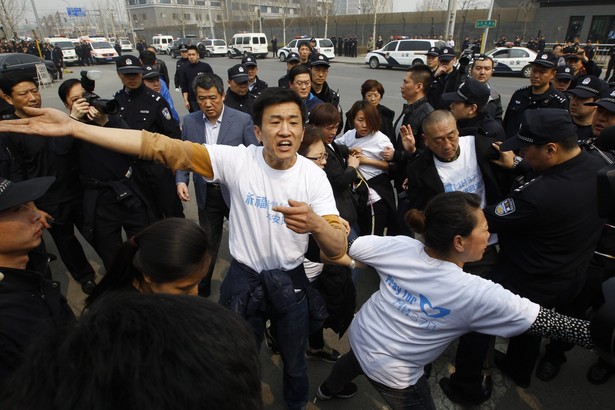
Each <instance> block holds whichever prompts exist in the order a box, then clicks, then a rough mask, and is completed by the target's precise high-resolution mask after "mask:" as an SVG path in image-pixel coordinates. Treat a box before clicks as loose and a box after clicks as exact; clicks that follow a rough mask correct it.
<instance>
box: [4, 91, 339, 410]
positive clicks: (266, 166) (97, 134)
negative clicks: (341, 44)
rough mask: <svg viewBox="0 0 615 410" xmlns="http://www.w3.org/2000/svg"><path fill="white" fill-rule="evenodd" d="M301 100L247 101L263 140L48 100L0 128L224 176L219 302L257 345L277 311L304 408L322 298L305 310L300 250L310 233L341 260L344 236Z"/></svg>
mask: <svg viewBox="0 0 615 410" xmlns="http://www.w3.org/2000/svg"><path fill="white" fill-rule="evenodd" d="M302 107H303V105H302V101H301V99H300V98H299V96H298V95H297V94H296V93H295V92H294V91H292V90H289V89H282V88H267V89H266V90H264V91H263V92H262V94H261V95H260V97H259V98H258V99H257V100H256V101H255V103H254V106H253V120H254V133H255V135H256V137H257V139H258V140H259V141H260V142H261V144H262V146H254V145H251V146H249V147H245V146H238V147H231V146H224V145H207V144H203V145H201V144H197V143H192V142H188V141H180V140H174V139H171V138H167V137H165V136H163V135H159V134H152V133H149V132H147V131H137V130H118V129H112V128H103V127H93V126H89V125H86V124H84V123H80V122H77V121H73V120H71V119H70V118H69V117H68V116H67V115H66V114H63V113H61V112H60V111H57V110H52V109H45V110H37V109H32V110H29V109H28V110H27V111H29V114H32V115H33V117H32V118H29V119H27V120H23V121H17V122H15V121H13V122H11V123H7V122H3V123H2V124H0V132H7V131H9V130H10V131H14V132H23V133H28V134H37V135H42V136H65V135H70V136H73V137H76V138H79V139H83V140H84V141H88V142H91V143H93V144H97V145H101V146H103V147H105V148H108V149H112V150H115V151H118V152H122V153H125V154H130V155H135V156H136V155H138V156H139V157H140V158H142V159H150V160H156V161H158V162H162V163H163V164H165V165H166V166H167V167H169V168H172V169H174V170H179V169H181V170H187V171H192V172H195V173H198V174H200V175H202V176H203V177H204V178H206V179H207V180H208V181H209V182H214V181H219V182H220V183H223V184H224V185H226V186H227V187H228V190H229V193H230V196H231V203H232V204H233V206H232V207H231V209H230V217H229V226H230V227H229V249H230V252H231V255H232V256H233V262H232V264H231V267H230V268H229V272H228V274H227V276H226V278H225V280H224V283H223V284H222V288H221V291H220V294H221V296H220V301H221V303H223V304H224V305H226V306H229V307H230V308H232V309H233V310H235V311H236V312H238V313H239V314H241V315H242V316H243V317H244V318H246V320H247V321H248V322H249V323H250V324H251V325H252V326H253V328H254V334H255V336H256V337H255V339H256V341H257V343H258V346H260V341H262V337H263V330H264V324H265V320H266V319H267V317H268V316H271V317H273V318H274V320H275V321H276V324H277V334H276V335H275V336H276V339H277V341H278V344H279V348H280V355H281V356H282V361H283V363H284V383H283V394H284V399H285V401H286V404H287V406H288V408H289V409H303V408H305V405H306V404H307V401H308V379H307V363H306V359H305V350H306V347H307V338H308V332H309V328H308V325H309V320H310V319H311V318H313V317H314V315H313V312H314V308H317V303H318V300H314V301H313V300H312V299H310V305H309V308H310V313H309V314H308V301H307V299H308V297H309V296H310V295H309V294H310V292H309V289H308V288H309V285H308V284H307V277H306V276H305V272H304V270H303V259H304V256H303V255H304V254H305V252H306V250H307V244H308V235H312V237H313V238H314V239H315V240H316V242H317V243H318V245H319V247H320V250H321V252H323V253H324V254H325V255H326V256H327V257H329V258H330V259H339V258H341V257H343V256H344V255H345V252H346V235H345V231H344V228H343V226H342V224H341V221H340V219H339V216H338V212H337V209H336V208H335V200H334V199H333V192H332V189H331V185H330V184H329V182H328V180H327V177H326V175H325V173H324V172H323V171H322V170H321V169H319V168H318V167H315V166H314V164H312V163H311V161H310V160H308V159H306V158H304V157H301V156H299V155H297V150H298V149H299V146H300V144H301V140H302V139H303V124H304V123H305V119H306V114H305V109H304V108H302ZM316 313H320V312H316ZM319 319H321V320H322V319H324V318H322V317H320V318H319ZM319 325H320V323H315V326H319Z"/></svg>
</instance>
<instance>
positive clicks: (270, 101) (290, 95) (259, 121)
mask: <svg viewBox="0 0 615 410" xmlns="http://www.w3.org/2000/svg"><path fill="white" fill-rule="evenodd" d="M303 67H304V68H305V69H306V70H307V67H305V66H303ZM308 71H309V70H308ZM284 103H295V104H297V106H298V107H299V110H300V111H301V124H305V122H306V120H307V111H306V108H305V105H304V104H303V101H301V97H299V94H297V93H296V92H295V91H294V90H291V89H290V88H283V87H268V88H265V89H264V90H263V92H262V93H261V94H260V95H259V96H258V98H257V99H256V100H254V104H253V105H252V121H253V122H254V125H256V126H257V127H261V126H262V125H263V114H264V113H265V108H267V107H270V106H272V105H278V104H284Z"/></svg>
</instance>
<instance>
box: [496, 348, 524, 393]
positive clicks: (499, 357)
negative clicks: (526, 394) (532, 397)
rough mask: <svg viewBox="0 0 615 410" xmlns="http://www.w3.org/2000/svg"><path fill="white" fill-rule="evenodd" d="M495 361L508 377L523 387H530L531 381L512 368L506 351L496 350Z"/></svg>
mask: <svg viewBox="0 0 615 410" xmlns="http://www.w3.org/2000/svg"><path fill="white" fill-rule="evenodd" d="M493 362H494V363H495V366H496V367H497V368H498V369H500V371H501V372H502V373H503V374H504V375H506V376H507V377H508V378H510V379H512V381H513V382H515V384H516V385H517V386H519V387H521V388H524V389H527V388H528V387H530V381H529V380H524V379H523V378H522V377H521V376H519V375H517V373H515V371H514V370H512V369H511V367H510V364H509V363H508V359H507V357H506V354H505V353H502V352H500V351H499V350H495V351H494V353H493Z"/></svg>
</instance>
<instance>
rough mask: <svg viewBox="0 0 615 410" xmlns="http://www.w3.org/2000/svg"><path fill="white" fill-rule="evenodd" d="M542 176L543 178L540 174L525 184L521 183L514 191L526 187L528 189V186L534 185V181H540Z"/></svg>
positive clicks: (519, 190)
mask: <svg viewBox="0 0 615 410" xmlns="http://www.w3.org/2000/svg"><path fill="white" fill-rule="evenodd" d="M540 178H542V175H538V176H537V177H536V178H533V179H530V180H529V181H527V182H526V183H525V184H523V185H521V186H520V187H518V188H515V189H514V190H513V191H514V192H521V191H523V190H524V189H526V188H527V187H528V186H530V185H532V184H533V183H534V182H536V181H538V180H539V179H540Z"/></svg>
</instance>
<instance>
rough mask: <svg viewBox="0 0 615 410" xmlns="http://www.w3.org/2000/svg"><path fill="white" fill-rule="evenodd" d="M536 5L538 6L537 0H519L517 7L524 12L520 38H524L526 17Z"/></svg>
mask: <svg viewBox="0 0 615 410" xmlns="http://www.w3.org/2000/svg"><path fill="white" fill-rule="evenodd" d="M536 7H538V1H537V0H521V2H520V3H519V9H521V10H522V11H523V13H524V16H523V35H522V36H521V37H522V38H525V30H526V29H527V17H528V15H529V14H530V13H531V12H532V10H534V9H535V8H536Z"/></svg>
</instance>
